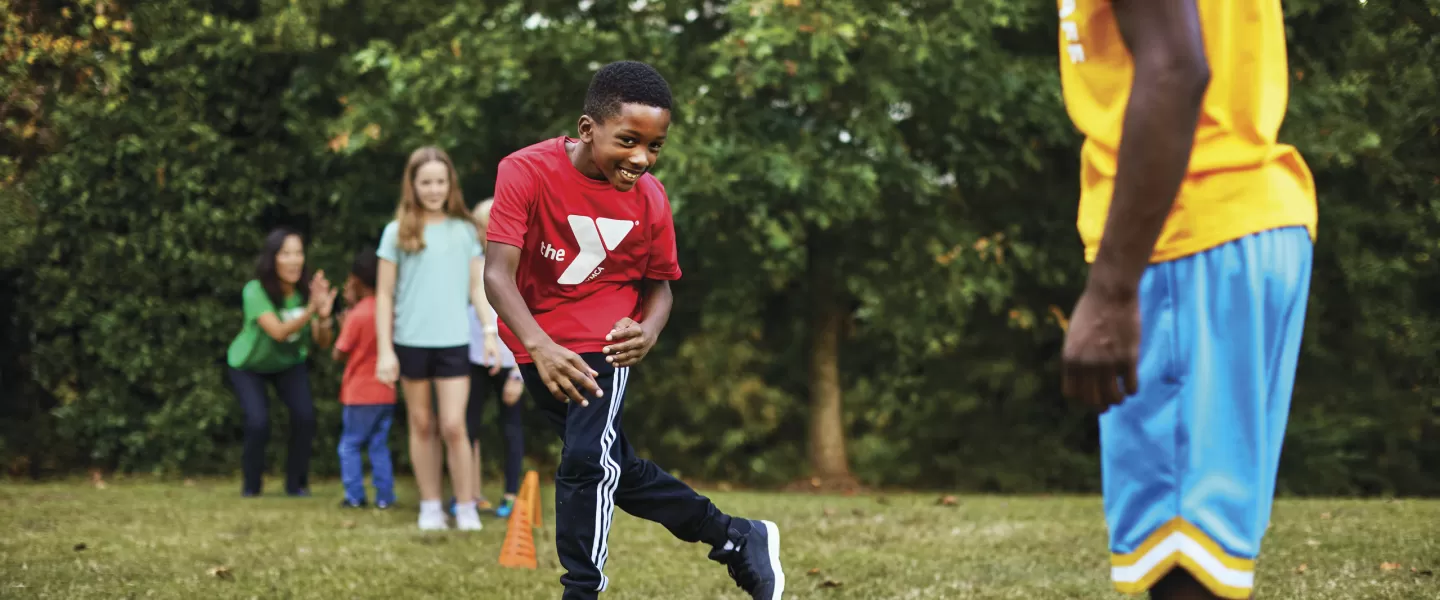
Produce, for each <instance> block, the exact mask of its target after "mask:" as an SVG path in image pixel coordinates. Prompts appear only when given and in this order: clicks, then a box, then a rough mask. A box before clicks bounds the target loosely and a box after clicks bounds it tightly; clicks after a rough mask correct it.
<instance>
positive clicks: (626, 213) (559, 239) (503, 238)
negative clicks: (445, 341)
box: [485, 61, 785, 600]
mask: <svg viewBox="0 0 1440 600" xmlns="http://www.w3.org/2000/svg"><path fill="white" fill-rule="evenodd" d="M670 101H671V99H670V87H669V84H668V83H666V82H665V79H664V78H663V77H661V76H660V74H659V73H657V72H656V71H655V69H653V68H651V67H650V66H649V65H646V64H644V63H639V62H631V61H622V62H617V63H612V64H609V65H606V66H605V67H603V68H601V69H600V70H599V71H598V72H596V73H595V76H594V79H593V80H592V81H591V83H590V89H589V92H588V94H587V96H586V99H585V114H584V115H582V116H581V117H580V122H579V134H580V137H579V139H572V138H569V137H558V138H554V139H549V140H545V141H543V142H540V143H538V144H535V145H532V146H530V147H528V148H524V149H521V150H519V151H517V152H515V153H514V154H511V155H510V156H508V157H506V158H505V159H504V160H503V161H501V162H500V168H499V174H498V177H497V180H496V183H495V202H494V205H493V206H492V207H491V210H490V225H489V228H488V229H487V241H488V249H487V251H486V253H485V254H486V257H487V259H486V264H485V291H486V296H487V297H488V299H489V300H490V303H491V305H492V306H494V307H495V310H496V312H497V313H499V315H500V327H499V329H500V338H501V340H503V341H504V342H505V344H506V345H507V346H509V347H510V349H511V350H513V351H514V353H515V360H516V362H517V363H518V364H519V367H520V371H521V374H522V375H523V377H524V379H525V384H526V386H527V388H528V389H529V390H530V395H531V396H533V397H534V398H535V401H536V404H537V408H538V409H539V410H540V412H541V413H542V414H543V415H544V416H545V417H546V419H547V420H548V421H549V422H550V423H551V425H552V426H554V428H555V430H556V431H557V432H558V433H559V434H560V436H561V438H562V439H563V440H564V442H565V443H564V453H563V455H562V456H561V459H560V467H559V470H558V472H557V473H556V476H555V511H556V516H555V546H556V550H557V551H558V552H559V555H560V563H561V565H563V566H564V567H565V570H566V573H565V575H563V576H562V577H561V578H560V582H561V583H562V584H564V586H565V594H564V598H566V599H572V600H573V599H582V598H596V597H597V596H598V594H599V592H602V591H604V590H605V587H606V584H607V583H608V580H607V579H606V577H605V575H604V572H603V571H604V568H605V561H606V559H608V558H609V553H610V548H609V545H608V543H607V538H608V536H609V533H610V523H611V520H612V519H613V517H614V513H615V508H616V507H617V506H618V507H619V508H621V509H623V510H624V511H625V512H627V513H630V514H632V515H635V516H638V517H641V518H644V519H648V520H651V521H655V522H657V523H660V524H662V525H664V526H665V527H666V528H667V529H669V530H670V532H671V533H672V534H674V535H675V536H676V537H678V538H680V539H682V540H685V541H688V542H701V541H703V542H705V543H707V544H709V545H710V546H712V547H713V550H712V551H711V552H710V558H711V559H712V560H715V561H717V562H720V563H722V564H724V565H726V566H727V567H729V571H730V576H731V577H732V578H734V579H735V582H736V583H737V584H738V585H739V586H740V587H741V588H743V589H744V590H745V591H747V592H749V593H750V594H751V595H752V596H753V597H755V598H763V599H765V600H771V599H773V598H779V597H781V596H780V595H781V593H782V592H784V589H785V574H784V571H782V570H781V567H780V532H779V529H778V528H777V527H776V526H775V524H774V523H771V522H769V521H757V520H750V519H744V518H740V517H731V516H730V515H726V514H725V513H723V512H720V510H719V509H718V508H716V507H715V504H714V503H712V502H711V501H710V500H709V499H708V498H706V497H704V496H701V495H700V494H698V493H696V492H695V490H693V489H691V488H690V486H688V485H685V484H684V483H683V482H681V481H679V480H678V479H675V478H674V477H672V476H671V475H670V474H668V473H666V472H665V471H663V470H661V469H660V467H658V466H656V465H655V463H653V462H650V461H649V460H645V459H643V458H640V457H638V456H636V455H635V452H634V449H633V448H631V446H630V443H629V441H627V440H626V438H625V432H624V431H623V430H622V428H621V425H620V423H621V416H620V412H621V405H622V402H623V400H624V398H625V391H626V386H627V384H628V383H629V381H630V370H631V369H632V368H633V365H635V364H636V363H639V362H640V361H641V360H642V359H643V358H644V357H645V355H646V353H648V352H649V351H650V348H651V347H652V346H653V345H654V344H655V339H656V337H657V336H658V335H659V334H660V331H661V330H662V329H663V328H664V327H665V322H666V320H667V319H668V318H669V316H670V306H671V301H672V297H671V293H670V284H669V282H670V281H671V280H675V279H679V278H680V265H679V262H678V259H677V257H676V249H675V230H674V224H673V222H672V220H671V216H670V201H669V199H668V198H667V197H666V195H665V188H664V186H662V185H660V181H659V180H658V179H656V178H655V177H654V176H653V175H651V174H650V173H648V171H649V170H650V168H651V166H653V165H654V164H655V159H656V157H657V156H658V155H659V153H660V147H661V146H662V145H664V143H665V136H666V133H667V132H668V130H669V127H670Z"/></svg>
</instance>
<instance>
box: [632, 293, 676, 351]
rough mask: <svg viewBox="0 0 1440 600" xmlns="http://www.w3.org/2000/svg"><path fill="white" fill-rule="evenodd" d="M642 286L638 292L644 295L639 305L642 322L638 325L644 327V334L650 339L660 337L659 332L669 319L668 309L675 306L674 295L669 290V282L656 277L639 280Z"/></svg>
mask: <svg viewBox="0 0 1440 600" xmlns="http://www.w3.org/2000/svg"><path fill="white" fill-rule="evenodd" d="M641 285H642V286H643V287H642V288H641V291H640V293H641V294H642V295H643V297H644V300H643V302H644V304H642V305H641V307H640V310H641V314H640V318H641V319H643V322H641V323H640V326H641V327H643V328H644V329H645V334H646V335H647V336H648V337H649V338H650V339H652V340H656V339H659V338H660V332H661V331H664V330H665V324H666V323H668V322H669V321H670V309H671V307H673V306H675V295H674V294H672V293H671V292H670V282H669V281H662V280H658V279H646V280H644V281H643V282H641Z"/></svg>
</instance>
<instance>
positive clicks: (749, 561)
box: [710, 517, 785, 600]
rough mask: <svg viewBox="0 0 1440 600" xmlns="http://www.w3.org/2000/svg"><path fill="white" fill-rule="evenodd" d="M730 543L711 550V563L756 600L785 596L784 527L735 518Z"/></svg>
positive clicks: (767, 522) (731, 527) (766, 522)
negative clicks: (781, 551) (720, 568)
mask: <svg viewBox="0 0 1440 600" xmlns="http://www.w3.org/2000/svg"><path fill="white" fill-rule="evenodd" d="M729 533H730V535H729V537H730V541H728V542H726V543H725V546H723V547H719V546H717V547H716V548H715V549H714V550H711V551H710V560H713V561H716V562H719V563H722V564H724V565H725V566H726V568H727V569H728V570H729V571H730V578H731V579H734V580H735V585H738V586H740V589H742V590H745V591H746V592H749V593H750V597H752V598H754V599H755V600H778V599H779V598H780V597H781V596H782V595H783V594H784V593H785V571H784V570H783V569H782V568H781V567H780V528H779V527H777V526H776V525H775V524H774V523H771V522H770V521H757V520H751V519H741V518H738V517H735V518H732V520H731V522H730V532H729Z"/></svg>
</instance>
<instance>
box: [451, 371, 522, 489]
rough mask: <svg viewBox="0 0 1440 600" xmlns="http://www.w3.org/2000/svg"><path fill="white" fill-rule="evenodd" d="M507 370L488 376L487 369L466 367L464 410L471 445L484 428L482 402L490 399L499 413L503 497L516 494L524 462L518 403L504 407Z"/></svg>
mask: <svg viewBox="0 0 1440 600" xmlns="http://www.w3.org/2000/svg"><path fill="white" fill-rule="evenodd" d="M511 369H513V367H511ZM511 369H503V368H502V369H500V372H499V373H496V374H494V375H491V374H490V367H484V366H481V365H476V364H472V365H470V402H469V403H468V404H467V405H466V406H465V430H466V431H468V432H469V433H470V442H471V443H474V442H476V441H478V440H479V439H480V430H481V427H482V426H483V425H484V424H485V419H484V415H485V400H486V399H487V398H490V397H494V398H495V400H496V406H497V407H498V408H497V410H498V411H499V412H500V432H501V434H503V435H504V437H505V493H507V494H517V493H519V492H520V466H521V461H522V460H524V458H525V430H524V428H523V427H522V426H521V425H520V411H521V408H520V405H521V403H520V402H518V401H517V402H516V403H515V404H514V405H511V406H506V405H505V401H504V394H505V381H506V380H507V379H509V378H510V371H511Z"/></svg>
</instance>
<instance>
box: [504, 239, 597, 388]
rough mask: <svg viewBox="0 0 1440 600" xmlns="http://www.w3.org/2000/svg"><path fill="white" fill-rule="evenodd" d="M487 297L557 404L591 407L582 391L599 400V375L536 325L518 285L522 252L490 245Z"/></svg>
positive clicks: (507, 245)
mask: <svg viewBox="0 0 1440 600" xmlns="http://www.w3.org/2000/svg"><path fill="white" fill-rule="evenodd" d="M485 256H486V259H485V295H486V297H487V298H488V299H489V301H490V306H493V307H495V312H496V313H497V314H499V315H500V319H501V320H502V321H504V322H505V325H506V327H509V328H510V331H512V332H514V334H515V337H518V338H520V343H521V344H522V345H523V346H525V351H526V352H528V353H529V354H530V359H531V360H532V361H534V364H535V369H536V370H537V371H539V373H540V379H541V381H543V382H544V383H545V387H546V389H549V390H550V393H551V394H553V395H554V396H555V398H556V399H558V400H570V401H574V402H578V403H579V404H580V406H589V405H590V401H589V400H588V399H586V398H585V396H584V394H583V392H581V391H580V389H577V388H576V384H577V383H578V384H579V385H580V387H581V388H584V390H586V391H588V392H590V393H591V394H593V395H594V396H595V397H597V398H598V397H600V395H601V391H600V386H599V385H597V384H596V383H595V376H596V375H599V373H597V372H595V370H594V369H591V368H590V366H589V365H586V364H585V360H584V359H583V358H581V357H580V355H579V354H576V353H574V352H572V351H570V350H568V349H565V348H562V347H560V345H558V344H556V343H555V341H554V340H552V339H550V335H549V334H547V333H545V330H544V329H541V328H540V324H539V323H537V322H535V317H534V316H533V315H531V314H530V308H529V307H527V306H525V298H524V297H522V296H521V295H520V288H519V287H518V286H517V285H516V284H515V270H516V268H518V267H519V265H520V249H519V248H517V247H515V246H511V245H509V244H501V243H496V242H490V243H489V244H487V246H486V250H485Z"/></svg>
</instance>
